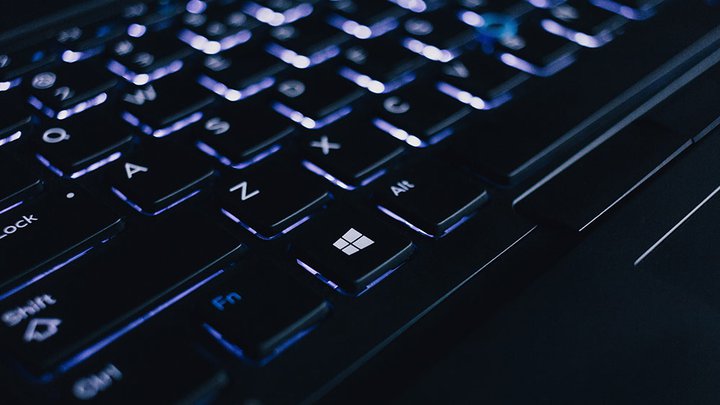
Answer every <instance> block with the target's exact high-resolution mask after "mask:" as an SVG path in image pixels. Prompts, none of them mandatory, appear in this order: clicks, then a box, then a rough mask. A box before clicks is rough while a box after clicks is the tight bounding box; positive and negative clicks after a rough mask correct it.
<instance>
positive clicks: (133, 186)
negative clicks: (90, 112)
mask: <svg viewBox="0 0 720 405" xmlns="http://www.w3.org/2000/svg"><path fill="white" fill-rule="evenodd" d="M164 146H165V147H164V148H159V149H158V146H157V145H154V146H150V145H146V146H144V147H143V148H142V149H141V150H139V151H135V152H133V153H132V154H130V155H128V156H126V157H123V158H122V159H120V160H119V161H118V163H117V164H115V165H114V167H113V171H112V173H111V181H112V183H111V185H112V191H113V192H114V193H115V194H116V195H117V196H118V197H119V198H120V199H121V200H123V201H125V202H126V203H127V204H129V205H130V206H131V207H132V208H134V209H135V210H136V211H138V212H140V213H142V214H145V215H158V214H160V213H162V212H164V211H166V210H168V209H170V208H172V207H174V206H176V205H178V204H180V203H181V202H183V201H185V200H187V199H189V198H191V197H193V196H195V195H196V194H198V193H199V192H200V188H201V187H202V186H203V185H204V184H205V183H206V182H207V181H208V180H210V178H211V176H212V175H213V173H214V172H213V170H212V168H210V166H209V165H207V162H205V161H204V160H201V159H198V156H197V154H199V152H194V153H191V152H189V151H185V150H184V149H175V148H173V147H172V146H168V145H164ZM201 156H202V155H200V157H201Z"/></svg>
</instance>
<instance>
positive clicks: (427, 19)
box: [398, 9, 475, 62]
mask: <svg viewBox="0 0 720 405" xmlns="http://www.w3.org/2000/svg"><path fill="white" fill-rule="evenodd" d="M398 35H399V36H401V37H402V44H403V46H405V47H406V48H407V49H409V50H411V51H413V52H415V53H417V54H419V55H422V56H424V57H425V58H428V59H430V60H432V61H437V62H448V61H450V60H452V59H453V58H455V57H456V56H458V55H459V54H460V48H461V47H462V46H463V45H465V44H467V43H468V42H470V41H471V40H472V39H473V37H474V35H475V32H474V29H473V28H471V27H468V26H467V25H466V24H463V23H462V21H460V20H459V19H458V17H457V14H456V13H455V10H453V9H447V10H443V11H436V12H432V13H426V14H423V15H418V16H414V17H412V18H409V19H407V20H405V21H404V22H403V24H402V26H401V30H399V32H398Z"/></svg>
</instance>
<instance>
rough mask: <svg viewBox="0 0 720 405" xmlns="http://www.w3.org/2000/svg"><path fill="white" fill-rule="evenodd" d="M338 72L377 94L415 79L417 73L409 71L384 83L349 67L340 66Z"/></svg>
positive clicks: (395, 88) (394, 88)
mask: <svg viewBox="0 0 720 405" xmlns="http://www.w3.org/2000/svg"><path fill="white" fill-rule="evenodd" d="M338 74H340V76H342V77H344V78H346V79H348V80H350V81H351V82H353V83H355V84H357V85H358V86H360V87H363V88H365V89H368V90H369V91H370V92H372V93H375V94H383V93H389V92H391V91H393V90H397V89H399V88H400V87H402V86H404V85H406V84H408V83H410V82H412V81H413V80H415V74H414V73H412V72H408V73H405V74H403V75H401V76H400V77H398V78H397V79H395V80H392V81H390V82H388V83H383V82H380V81H378V80H374V79H373V78H372V77H370V76H367V75H364V74H362V73H358V72H356V71H355V70H353V69H350V68H348V67H342V68H340V70H338Z"/></svg>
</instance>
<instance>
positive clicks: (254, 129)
mask: <svg viewBox="0 0 720 405" xmlns="http://www.w3.org/2000/svg"><path fill="white" fill-rule="evenodd" d="M255 123H256V124H255ZM200 125H201V126H202V127H201V129H199V132H200V139H199V140H198V141H197V147H198V148H199V149H200V150H201V151H203V152H205V153H207V154H208V155H210V156H213V157H215V158H216V159H218V160H219V161H220V163H222V164H224V165H226V166H230V167H232V168H234V169H242V168H245V167H247V166H249V165H251V164H254V163H256V162H259V161H260V160H262V159H264V158H266V157H268V156H270V155H272V154H273V153H275V152H277V151H279V150H280V148H282V143H283V141H284V140H285V139H286V138H287V137H288V136H290V134H292V133H293V132H294V131H295V128H294V126H293V125H292V124H291V123H289V122H288V121H287V120H286V119H284V118H283V117H281V116H279V115H278V114H276V113H275V112H274V111H273V110H272V108H270V104H269V103H267V102H264V103H262V102H256V103H249V104H238V105H235V104H233V105H226V106H224V107H223V108H221V109H219V110H218V111H214V112H211V113H209V114H208V115H207V117H206V118H205V119H204V120H203V121H202V123H201V124H200Z"/></svg>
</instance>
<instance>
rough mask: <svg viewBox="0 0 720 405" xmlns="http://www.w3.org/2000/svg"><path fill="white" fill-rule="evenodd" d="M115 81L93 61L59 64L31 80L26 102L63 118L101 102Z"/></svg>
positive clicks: (52, 115) (105, 99)
mask: <svg viewBox="0 0 720 405" xmlns="http://www.w3.org/2000/svg"><path fill="white" fill-rule="evenodd" d="M117 83H118V80H117V78H115V77H114V76H113V75H112V74H110V73H109V72H107V71H106V70H105V69H103V68H102V66H100V65H98V64H97V63H95V62H94V61H85V62H80V63H76V64H70V65H61V66H60V67H59V68H58V69H55V70H48V71H44V72H40V73H38V74H36V75H35V76H34V77H33V78H32V79H31V82H30V85H31V87H32V88H31V89H30V90H31V95H30V98H29V102H30V104H31V105H32V106H34V107H35V108H37V109H38V110H39V111H41V112H42V113H43V114H45V115H47V116H48V117H50V118H57V119H59V120H64V119H66V118H68V117H70V116H73V115H75V114H77V113H80V112H83V111H85V110H87V109H89V108H92V107H95V106H98V105H100V104H103V103H105V102H106V101H107V100H108V98H109V97H110V93H111V91H112V89H113V88H114V87H115V86H116V85H117Z"/></svg>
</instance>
